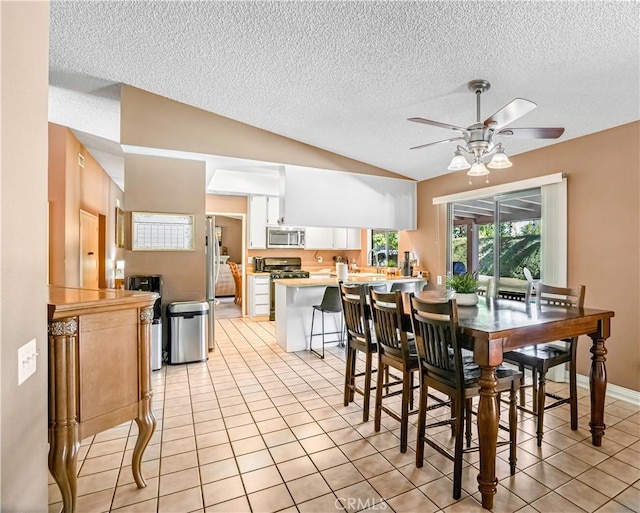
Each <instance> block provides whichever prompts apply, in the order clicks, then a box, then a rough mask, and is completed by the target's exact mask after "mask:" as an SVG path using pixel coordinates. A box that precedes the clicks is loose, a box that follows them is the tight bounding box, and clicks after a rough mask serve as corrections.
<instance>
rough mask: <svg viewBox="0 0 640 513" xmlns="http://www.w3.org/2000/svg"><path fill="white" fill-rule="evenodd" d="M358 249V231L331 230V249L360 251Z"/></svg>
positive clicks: (349, 229) (345, 229)
mask: <svg viewBox="0 0 640 513" xmlns="http://www.w3.org/2000/svg"><path fill="white" fill-rule="evenodd" d="M360 247H361V245H360V229H358V228H334V229H333V249H360Z"/></svg>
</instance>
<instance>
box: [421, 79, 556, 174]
mask: <svg viewBox="0 0 640 513" xmlns="http://www.w3.org/2000/svg"><path fill="white" fill-rule="evenodd" d="M467 87H468V88H469V90H471V91H473V92H474V93H476V122H475V123H474V124H473V125H471V126H469V127H467V128H463V127H460V126H455V125H449V124H447V123H441V122H440V121H432V120H430V119H424V118H409V121H413V122H415V123H422V124H424V125H431V126H437V127H440V128H446V129H448V130H454V131H456V132H460V135H459V136H458V137H452V138H450V139H444V140H443V141H436V142H432V143H427V144H421V145H420V146H414V147H413V148H410V149H411V150H417V149H420V148H426V147H427V146H433V145H435V144H442V143H448V142H453V141H461V140H463V141H464V142H465V145H466V147H465V146H458V148H457V149H456V151H455V153H454V156H453V159H452V160H451V163H450V164H449V166H448V167H447V169H448V170H449V171H460V170H462V169H469V171H468V172H467V174H468V175H469V176H482V175H488V174H489V170H488V169H487V167H489V168H491V169H503V168H507V167H511V166H512V165H513V164H512V163H511V161H510V160H509V158H508V157H507V155H506V154H505V152H504V148H503V147H502V143H497V144H495V143H494V141H493V138H494V137H497V136H509V137H531V138H534V139H557V138H558V137H560V136H561V135H562V134H563V133H564V128H560V127H556V128H505V127H506V126H507V125H508V124H510V123H513V122H514V121H515V120H516V119H518V118H520V117H522V116H524V115H525V114H527V113H529V112H531V111H532V110H533V109H535V108H536V107H537V105H536V104H535V103H534V102H532V101H529V100H525V99H523V98H516V99H515V100H512V101H511V102H509V103H507V104H506V105H505V106H504V107H502V108H501V109H500V110H499V111H498V112H496V113H495V114H493V116H490V117H488V118H487V119H485V120H484V121H480V96H481V95H482V93H485V92H487V91H488V90H489V88H490V87H491V84H489V82H487V81H486V80H472V81H471V82H469V83H468V84H467ZM464 153H466V154H468V155H470V156H471V158H472V159H473V165H472V164H469V162H468V161H467V159H466V158H465V156H464ZM490 155H492V156H493V157H492V159H491V162H489V164H487V166H485V165H484V163H483V159H485V158H486V157H489V156H490Z"/></svg>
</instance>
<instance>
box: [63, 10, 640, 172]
mask: <svg viewBox="0 0 640 513" xmlns="http://www.w3.org/2000/svg"><path fill="white" fill-rule="evenodd" d="M638 27H639V7H638V3H637V2H635V1H633V2H621V1H614V2H602V1H582V2H568V1H562V2H519V1H508V2H488V1H480V2H471V1H464V2H459V1H444V2H426V1H425V2H369V1H366V2H355V1H353V2H302V1H289V2H242V1H238V2H235V1H234V2H231V1H229V2H227V1H220V2H177V1H176V2H143V1H136V2H114V1H109V2H102V1H94V2H84V1H82V2H69V1H55V0H52V1H51V34H50V49H51V53H50V69H51V80H50V82H51V84H52V85H55V86H58V87H61V88H69V89H75V90H78V91H82V92H84V93H89V94H95V95H98V96H99V95H102V94H105V91H106V92H109V91H111V89H110V88H109V87H106V88H105V87H103V86H104V84H109V83H114V82H115V83H118V82H121V83H126V84H130V85H132V86H135V87H138V88H141V89H145V90H147V91H151V92H153V93H156V94H159V95H162V96H166V97H169V98H173V99H176V100H179V101H181V102H184V103H187V104H191V105H194V106H196V107H199V108H202V109H205V110H208V111H211V112H215V113H217V114H221V115H223V116H227V117H230V118H233V119H236V120H239V121H242V122H244V123H247V124H250V125H254V126H257V127H260V128H263V129H266V130H269V131H272V132H275V133H278V134H281V135H284V136H287V137H291V138H293V139H296V140H299V141H303V142H305V143H308V144H311V145H313V146H317V147H319V148H323V149H326V150H329V151H333V152H335V153H339V154H341V155H345V156H348V157H351V158H354V159H357V160H360V161H363V162H367V163H369V164H373V165H376V166H379V167H382V168H385V169H388V170H390V171H393V172H396V173H399V174H401V175H405V176H409V177H412V178H416V179H424V178H428V177H430V176H437V175H440V174H443V173H446V172H447V171H446V166H447V165H448V163H449V160H450V159H451V156H452V154H453V151H454V149H455V143H449V144H443V145H439V146H435V147H430V148H425V149H421V150H413V151H410V150H409V147H411V146H416V145H419V144H423V143H427V142H432V141H438V140H442V139H446V138H448V137H451V135H450V132H448V131H447V130H444V129H440V128H436V127H429V126H425V125H418V124H415V123H410V122H408V121H407V118H409V117H425V118H429V119H433V120H438V121H443V122H446V123H450V124H453V125H462V126H468V125H470V124H472V123H473V122H475V98H474V95H473V94H472V93H470V92H469V91H468V90H467V88H466V83H467V82H468V81H469V80H471V79H476V78H483V79H487V80H489V81H490V82H491V90H490V91H488V92H487V93H486V94H484V95H483V97H482V99H483V108H482V119H484V118H486V117H488V116H489V115H491V114H492V113H493V112H495V111H496V110H498V109H499V108H501V107H502V106H503V105H505V104H506V103H507V102H509V101H511V100H512V99H513V98H516V97H521V98H527V99H529V100H532V101H534V102H536V103H537V104H538V108H537V109H536V110H534V111H533V112H531V113H529V114H527V115H526V116H524V117H523V118H521V119H519V120H517V121H516V122H515V123H514V124H512V125H511V126H512V127H531V126H564V127H566V131H565V134H564V135H563V136H562V137H561V138H560V139H559V140H557V141H540V140H526V139H517V140H516V139H508V140H504V146H505V148H506V151H507V154H509V155H515V154H517V153H521V152H524V151H528V150H532V149H536V148H539V147H541V146H543V145H547V144H553V143H556V142H561V141H564V140H567V139H571V138H574V137H579V136H582V135H585V134H589V133H593V132H597V131H600V130H603V129H606V128H610V127H613V126H617V125H621V124H624V123H627V122H630V121H634V120H637V119H638V118H639V117H640V115H639V109H640V107H639V87H640V81H639V72H638V70H639V29H638Z"/></svg>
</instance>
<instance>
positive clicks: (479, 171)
mask: <svg viewBox="0 0 640 513" xmlns="http://www.w3.org/2000/svg"><path fill="white" fill-rule="evenodd" d="M467 174H468V175H469V176H484V175H488V174H489V170H488V169H487V168H486V166H485V165H484V164H483V163H482V162H476V163H475V164H473V166H471V169H469V171H467Z"/></svg>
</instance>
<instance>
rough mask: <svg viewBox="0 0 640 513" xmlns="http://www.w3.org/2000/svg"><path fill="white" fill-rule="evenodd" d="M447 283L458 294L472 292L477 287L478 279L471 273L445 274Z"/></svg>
mask: <svg viewBox="0 0 640 513" xmlns="http://www.w3.org/2000/svg"><path fill="white" fill-rule="evenodd" d="M447 285H449V287H451V289H452V290H454V291H455V292H458V293H459V294H472V293H473V292H475V291H476V289H477V288H478V279H477V278H476V277H475V276H474V275H473V274H471V273H464V274H456V275H454V276H447Z"/></svg>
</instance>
